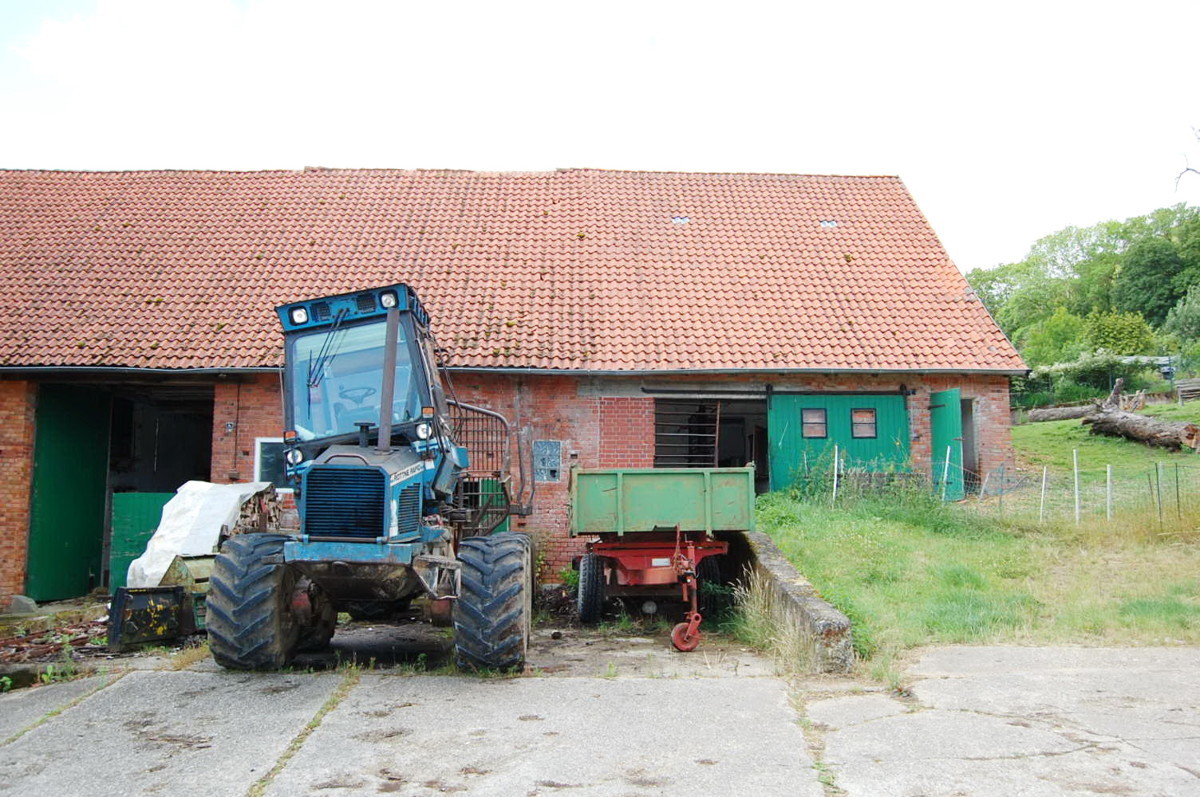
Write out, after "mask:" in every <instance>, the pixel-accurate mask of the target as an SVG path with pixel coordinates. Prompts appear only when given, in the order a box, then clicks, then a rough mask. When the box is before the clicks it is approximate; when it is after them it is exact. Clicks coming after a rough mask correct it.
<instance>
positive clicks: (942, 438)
mask: <svg viewBox="0 0 1200 797" xmlns="http://www.w3.org/2000/svg"><path fill="white" fill-rule="evenodd" d="M929 425H930V429H931V432H932V434H931V436H930V437H931V444H932V446H933V452H932V453H933V486H934V489H935V490H936V491H937V494H938V495H943V490H944V494H945V496H946V500H947V501H959V500H961V499H962V498H963V497H964V496H965V493H964V492H963V425H962V391H960V390H959V389H958V388H953V389H951V390H941V391H938V392H937V393H930V394H929ZM947 454H949V457H950V467H949V468H948V469H947V467H946V456H947ZM943 477H945V480H946V484H945V487H944V488H943V486H942V478H943Z"/></svg>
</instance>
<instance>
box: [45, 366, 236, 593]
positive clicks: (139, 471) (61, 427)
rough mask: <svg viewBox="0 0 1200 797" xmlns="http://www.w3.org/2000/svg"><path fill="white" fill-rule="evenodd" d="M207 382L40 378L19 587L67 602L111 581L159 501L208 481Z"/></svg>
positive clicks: (135, 550) (141, 545)
mask: <svg viewBox="0 0 1200 797" xmlns="http://www.w3.org/2000/svg"><path fill="white" fill-rule="evenodd" d="M212 417H213V388H212V385H211V384H197V383H193V384H179V383H176V384H156V383H121V382H106V383H97V382H84V381H78V382H72V383H62V384H54V383H43V384H41V385H40V386H39V389H38V412H37V416H36V421H35V429H36V431H35V451H34V472H33V497H32V500H31V507H30V529H29V560H28V566H27V569H26V592H27V594H28V595H29V596H30V597H32V598H33V599H34V600H38V601H47V600H59V599H64V598H74V597H78V596H80V595H84V594H86V593H88V592H89V591H91V590H93V589H96V588H98V587H107V586H109V585H111V584H112V583H113V573H114V572H115V571H121V578H120V579H118V582H121V581H123V573H124V568H125V567H127V566H128V563H129V561H131V560H132V559H133V558H134V557H136V556H138V555H140V554H141V553H142V551H143V550H144V549H145V543H146V541H147V539H148V538H149V535H150V534H151V533H152V532H153V530H154V528H155V527H156V526H157V524H158V518H159V513H160V512H161V509H162V505H163V504H165V503H166V502H167V500H169V499H170V498H171V496H172V495H173V494H174V492H175V490H177V489H178V488H179V486H180V485H182V484H183V483H184V482H186V481H189V480H193V479H200V480H207V479H208V478H209V473H210V468H211V461H212Z"/></svg>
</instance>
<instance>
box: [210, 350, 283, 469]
mask: <svg viewBox="0 0 1200 797" xmlns="http://www.w3.org/2000/svg"><path fill="white" fill-rule="evenodd" d="M213 392H214V395H213V445H212V452H213V453H212V480H213V481H214V482H217V483H219V484H227V483H229V482H249V481H254V440H255V438H258V437H276V438H278V437H282V436H283V399H282V398H281V397H280V392H279V376H278V375H277V374H257V375H254V376H251V377H247V378H246V379H245V380H237V381H234V380H230V381H226V382H219V383H217V385H216V386H215V387H214V389H213Z"/></svg>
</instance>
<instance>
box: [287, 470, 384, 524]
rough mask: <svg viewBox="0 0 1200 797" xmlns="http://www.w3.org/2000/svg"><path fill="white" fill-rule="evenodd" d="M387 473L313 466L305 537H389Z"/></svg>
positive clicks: (307, 485) (308, 482)
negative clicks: (387, 527)
mask: <svg viewBox="0 0 1200 797" xmlns="http://www.w3.org/2000/svg"><path fill="white" fill-rule="evenodd" d="M386 484H387V483H386V481H385V478H384V474H383V471H381V470H376V469H374V468H345V467H322V466H320V465H315V466H313V468H312V470H310V471H309V472H308V475H307V476H306V478H305V480H304V533H305V534H308V535H309V536H311V537H363V538H366V539H375V538H376V537H383V536H385V535H386V534H387V529H386V528H384V522H383V520H384V507H385V506H386V500H387V493H386Z"/></svg>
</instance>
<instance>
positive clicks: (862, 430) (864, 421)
mask: <svg viewBox="0 0 1200 797" xmlns="http://www.w3.org/2000/svg"><path fill="white" fill-rule="evenodd" d="M850 435H851V437H865V438H870V439H872V440H873V439H875V438H876V437H878V436H879V435H878V432H877V427H876V424H875V410H850Z"/></svg>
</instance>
